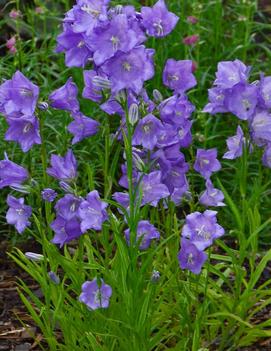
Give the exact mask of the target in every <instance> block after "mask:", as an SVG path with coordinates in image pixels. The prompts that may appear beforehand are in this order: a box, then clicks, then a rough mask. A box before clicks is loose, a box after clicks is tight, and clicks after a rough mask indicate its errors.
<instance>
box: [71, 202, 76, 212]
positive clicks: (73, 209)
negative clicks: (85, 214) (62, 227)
mask: <svg viewBox="0 0 271 351" xmlns="http://www.w3.org/2000/svg"><path fill="white" fill-rule="evenodd" d="M70 210H71V212H75V210H76V203H75V202H73V203H72V204H71V207H70Z"/></svg>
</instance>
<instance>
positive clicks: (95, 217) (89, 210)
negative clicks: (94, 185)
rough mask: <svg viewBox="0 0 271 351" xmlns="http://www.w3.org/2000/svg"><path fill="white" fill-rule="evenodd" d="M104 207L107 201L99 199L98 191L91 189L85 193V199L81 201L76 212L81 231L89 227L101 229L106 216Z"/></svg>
mask: <svg viewBox="0 0 271 351" xmlns="http://www.w3.org/2000/svg"><path fill="white" fill-rule="evenodd" d="M106 207H107V203H105V202H103V201H101V199H100V196H99V193H98V191H96V190H93V191H91V192H90V193H89V194H88V195H87V199H86V200H85V201H82V202H81V204H80V207H79V212H78V213H79V217H80V219H81V230H82V232H83V233H84V232H86V231H87V230H89V229H94V230H101V229H102V224H103V222H104V221H106V220H107V218H108V215H107V212H106V210H105V209H106Z"/></svg>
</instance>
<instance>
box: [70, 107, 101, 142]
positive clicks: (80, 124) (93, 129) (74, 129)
mask: <svg viewBox="0 0 271 351" xmlns="http://www.w3.org/2000/svg"><path fill="white" fill-rule="evenodd" d="M72 116H73V119H74V120H73V121H72V122H71V123H70V124H69V125H68V131H69V132H70V133H71V134H73V136H74V138H73V139H72V145H74V144H76V143H78V142H79V141H81V140H83V139H85V138H88V137H90V136H92V135H95V134H97V132H98V127H99V125H100V123H99V122H97V121H95V120H94V119H92V118H90V117H86V116H84V115H83V114H82V113H81V112H76V113H73V114H72Z"/></svg>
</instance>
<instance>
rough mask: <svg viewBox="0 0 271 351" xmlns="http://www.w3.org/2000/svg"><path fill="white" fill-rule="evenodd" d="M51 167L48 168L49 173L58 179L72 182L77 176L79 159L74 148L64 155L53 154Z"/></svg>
mask: <svg viewBox="0 0 271 351" xmlns="http://www.w3.org/2000/svg"><path fill="white" fill-rule="evenodd" d="M50 163H51V167H50V168H47V173H48V174H49V175H50V176H51V177H54V178H56V179H59V180H64V181H65V182H70V181H72V180H73V179H75V178H76V176H77V161H76V159H75V157H74V155H73V152H72V150H68V152H67V154H66V155H65V156H64V157H61V156H58V155H51V161H50Z"/></svg>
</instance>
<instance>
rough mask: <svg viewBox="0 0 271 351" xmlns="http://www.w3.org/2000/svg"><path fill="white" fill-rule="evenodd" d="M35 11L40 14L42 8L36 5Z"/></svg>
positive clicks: (42, 11)
mask: <svg viewBox="0 0 271 351" xmlns="http://www.w3.org/2000/svg"><path fill="white" fill-rule="evenodd" d="M35 12H36V13H37V14H38V15H40V14H43V13H44V8H42V7H40V6H38V7H36V8H35Z"/></svg>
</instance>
